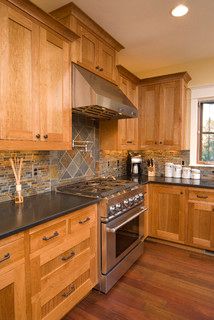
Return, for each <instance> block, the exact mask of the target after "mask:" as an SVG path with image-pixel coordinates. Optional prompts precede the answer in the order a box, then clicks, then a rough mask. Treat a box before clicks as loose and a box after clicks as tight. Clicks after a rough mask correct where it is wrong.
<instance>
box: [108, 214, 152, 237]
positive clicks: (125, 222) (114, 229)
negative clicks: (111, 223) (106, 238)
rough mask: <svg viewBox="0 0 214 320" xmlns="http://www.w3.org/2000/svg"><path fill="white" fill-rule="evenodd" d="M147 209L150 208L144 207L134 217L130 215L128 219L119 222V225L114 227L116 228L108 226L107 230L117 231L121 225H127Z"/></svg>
mask: <svg viewBox="0 0 214 320" xmlns="http://www.w3.org/2000/svg"><path fill="white" fill-rule="evenodd" d="M146 210H148V209H147V208H144V209H143V210H141V211H139V212H138V213H136V214H134V215H133V216H132V217H130V218H129V219H127V220H126V221H124V222H122V223H121V224H119V225H118V226H116V227H114V228H108V227H107V228H106V230H107V232H112V233H115V232H116V231H117V230H118V229H120V228H121V227H123V226H124V225H126V224H127V223H128V222H130V221H132V220H133V219H135V218H137V217H138V216H139V215H140V214H142V213H143V212H145V211H146Z"/></svg>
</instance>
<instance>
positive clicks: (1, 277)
mask: <svg viewBox="0 0 214 320" xmlns="http://www.w3.org/2000/svg"><path fill="white" fill-rule="evenodd" d="M0 319H2V320H27V316H26V299H25V265H24V264H23V263H21V264H20V265H19V266H16V267H14V268H12V269H11V270H10V271H7V272H5V273H4V272H0Z"/></svg>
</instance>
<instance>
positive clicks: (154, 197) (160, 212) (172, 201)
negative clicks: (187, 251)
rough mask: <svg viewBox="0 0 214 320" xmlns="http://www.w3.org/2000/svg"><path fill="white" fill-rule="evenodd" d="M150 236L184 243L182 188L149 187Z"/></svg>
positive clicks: (183, 198) (183, 199)
mask: <svg viewBox="0 0 214 320" xmlns="http://www.w3.org/2000/svg"><path fill="white" fill-rule="evenodd" d="M150 190H151V198H150V200H151V201H150V208H151V219H152V227H151V229H152V235H153V236H154V237H157V238H161V239H165V240H170V241H174V242H180V243H184V240H185V208H186V206H185V199H186V198H185V191H184V188H182V187H175V186H173V187H166V186H152V187H151V189H150Z"/></svg>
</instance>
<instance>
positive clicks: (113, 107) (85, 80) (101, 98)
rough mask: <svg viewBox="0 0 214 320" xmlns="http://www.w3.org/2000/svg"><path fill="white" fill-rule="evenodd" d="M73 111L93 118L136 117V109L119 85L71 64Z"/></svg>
mask: <svg viewBox="0 0 214 320" xmlns="http://www.w3.org/2000/svg"><path fill="white" fill-rule="evenodd" d="M73 88H74V92H73V112H74V113H79V114H84V115H87V116H90V117H93V118H95V119H108V120H110V119H127V118H136V117H137V116H138V111H137V109H136V107H135V106H134V105H133V103H132V102H131V101H130V100H129V99H128V98H127V97H126V96H125V94H124V93H123V92H122V91H121V90H120V89H119V87H118V86H117V85H115V84H113V83H111V82H109V81H107V80H105V79H103V78H101V77H99V76H97V75H96V74H94V73H92V72H90V71H88V70H86V69H84V68H82V67H80V66H79V65H76V64H74V65H73Z"/></svg>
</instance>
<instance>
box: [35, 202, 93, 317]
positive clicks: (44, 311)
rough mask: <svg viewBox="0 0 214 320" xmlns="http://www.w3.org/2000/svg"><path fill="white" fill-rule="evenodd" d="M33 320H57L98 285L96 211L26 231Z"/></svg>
mask: <svg viewBox="0 0 214 320" xmlns="http://www.w3.org/2000/svg"><path fill="white" fill-rule="evenodd" d="M29 242H30V248H29V251H30V262H29V263H30V274H31V276H30V280H31V303H32V319H33V320H39V319H45V320H48V319H50V320H54V319H55V320H58V319H61V318H62V317H63V316H64V315H65V314H66V313H67V312H68V311H70V310H71V309H72V307H73V306H74V305H75V304H76V303H78V302H79V301H80V300H81V299H82V298H83V297H84V296H85V295H86V294H88V293H89V291H90V290H91V289H92V288H93V287H94V286H95V285H96V284H97V281H98V280H97V277H98V271H97V270H98V269H97V208H96V205H93V206H89V207H86V208H84V209H81V210H78V211H76V212H74V213H71V214H70V215H68V216H66V217H63V218H59V219H56V220H53V221H51V222H48V223H46V224H43V225H41V226H38V227H35V228H33V229H30V230H29Z"/></svg>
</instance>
